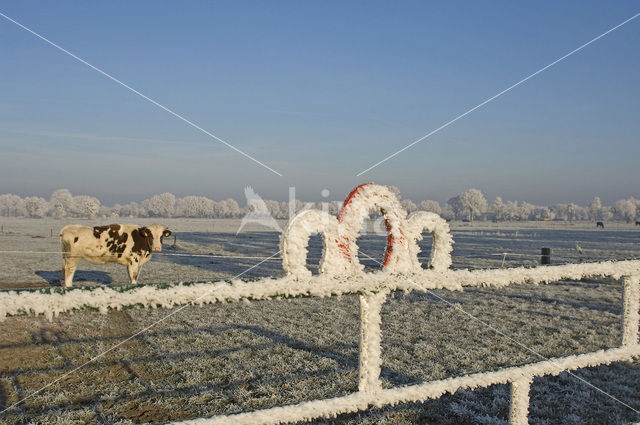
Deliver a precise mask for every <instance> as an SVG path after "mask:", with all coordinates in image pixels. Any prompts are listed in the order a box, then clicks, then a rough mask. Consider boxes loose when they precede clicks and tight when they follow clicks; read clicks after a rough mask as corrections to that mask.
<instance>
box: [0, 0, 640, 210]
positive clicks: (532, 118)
mask: <svg viewBox="0 0 640 425" xmlns="http://www.w3.org/2000/svg"><path fill="white" fill-rule="evenodd" d="M0 12H2V13H4V14H6V15H8V16H10V17H11V18H13V19H15V20H17V21H19V22H21V23H22V24H24V25H25V26H27V27H30V28H31V29H33V30H34V31H36V32H39V33H41V34H42V35H43V36H45V37H47V38H49V39H50V40H51V41H53V42H55V43H58V44H59V45H61V46H62V47H64V48H66V49H68V50H69V51H71V52H73V53H75V54H76V55H78V56H80V57H81V58H83V59H85V60H87V61H88V62H90V63H92V64H93V65H95V66H97V67H99V68H101V69H103V70H104V71H105V72H108V73H110V74H112V75H114V76H115V77H117V78H119V79H120V80H122V81H123V82H125V83H127V84H129V85H131V86H132V87H134V88H135V89H137V90H139V91H141V92H142V93H144V94H146V95H147V96H149V97H151V98H153V99H155V100H157V101H158V102H160V103H162V104H164V105H166V106H168V107H170V108H172V109H173V110H175V111H176V112H178V113H180V114H182V115H184V116H185V117H186V118H188V119H190V120H192V121H193V122H195V123H196V124H198V125H200V126H201V127H203V128H204V129H206V130H208V131H211V132H212V133H214V134H215V135H217V136H219V137H221V138H223V139H225V140H227V141H228V142H229V143H231V144H233V145H235V146H237V147H238V148H240V149H242V150H244V151H245V152H247V153H249V154H250V155H252V156H254V157H256V158H257V159H259V160H260V161H262V162H264V163H266V164H268V165H269V166H271V167H273V168H275V169H276V170H278V171H280V172H281V173H282V174H284V176H283V177H279V176H277V175H275V174H272V173H271V172H269V171H268V170H266V169H264V168H262V167H260V166H259V165H257V164H255V163H254V162H251V161H249V160H247V159H246V158H245V157H243V156H241V155H239V154H238V153H236V152H234V151H232V150H230V149H229V148H227V147H225V146H223V145H222V144H220V143H219V142H216V141H214V140H212V139H210V138H208V137H207V136H206V135H204V134H202V133H200V132H198V131H197V130H195V129H193V128H192V127H189V126H188V125H187V124H185V123H183V122H181V121H180V120H178V119H176V118H174V117H172V116H170V115H169V114H167V113H166V112H165V111H162V110H160V109H159V108H157V107H156V106H154V105H152V104H150V103H148V102H146V101H145V100H143V99H141V98H140V97H137V96H136V95H134V94H133V93H131V92H129V91H127V90H126V89H125V88H123V87H121V86H119V85H117V84H115V83H114V82H112V81H110V80H108V79H106V78H105V77H104V76H102V75H100V74H98V73H97V72H95V71H93V70H91V69H90V68H88V67H87V66H85V65H83V64H81V63H79V62H77V61H75V60H74V59H72V58H70V57H69V56H67V55H65V54H63V53H62V52H60V51H58V50H56V49H55V48H53V47H51V46H50V45H47V44H46V43H44V42H43V41H42V40H39V39H38V38H36V37H35V36H33V35H32V34H29V33H28V32H26V31H24V30H22V29H20V28H19V27H17V26H16V25H15V24H13V23H11V22H9V21H7V20H5V19H3V18H0V94H1V95H0V154H1V157H2V167H0V193H6V192H12V193H17V194H19V195H21V196H25V195H39V196H45V197H48V196H49V194H50V193H51V192H52V191H53V190H54V189H57V188H68V189H70V190H71V191H72V193H74V194H89V195H94V196H97V197H99V198H100V199H101V200H102V201H103V202H105V203H107V204H111V203H114V202H128V201H131V200H142V199H144V198H145V197H148V196H150V195H152V194H154V193H159V192H163V191H170V192H172V193H174V194H176V195H179V196H184V195H189V194H199V195H205V196H208V197H210V198H214V199H221V198H226V197H234V198H236V199H238V200H241V199H242V196H243V194H242V189H243V187H244V186H246V185H252V186H253V187H254V188H255V189H256V190H257V191H258V192H259V193H260V194H261V195H262V196H263V197H266V198H272V199H286V197H287V188H288V187H289V186H296V187H297V192H298V195H299V197H300V198H302V199H306V200H319V199H320V191H321V190H322V189H324V188H327V189H329V190H330V191H331V196H330V198H332V199H342V198H344V196H345V195H346V193H347V192H348V191H349V190H350V189H351V188H352V187H353V186H355V185H357V184H358V183H361V182H366V181H375V182H376V183H382V184H393V185H396V186H398V187H399V188H400V189H401V191H402V193H403V195H404V197H405V198H410V199H414V200H416V201H419V200H422V199H435V200H438V201H444V200H446V199H447V198H449V197H450V196H453V195H455V194H456V193H459V192H460V191H462V190H465V189H467V188H470V187H475V188H478V189H480V190H482V191H483V192H484V193H485V194H486V195H487V197H488V198H490V200H491V199H493V198H494V197H495V196H496V195H500V196H502V197H503V198H505V199H513V200H527V201H529V202H534V203H538V204H553V203H556V202H569V201H572V202H578V203H581V204H584V203H586V202H588V201H589V200H590V199H592V198H593V196H600V197H601V198H602V200H603V202H605V203H610V202H612V201H613V200H615V199H620V198H623V197H627V196H635V197H640V167H639V164H640V136H639V134H640V18H638V19H636V20H634V21H632V22H630V23H629V24H627V25H625V26H624V27H622V28H620V29H619V30H617V31H615V32H613V33H611V34H609V35H607V36H606V37H604V38H602V39H601V40H599V41H597V42H595V43H594V44H592V45H590V46H588V47H587V48H585V49H584V50H582V51H580V52H579V53H577V54H576V55H574V56H572V57H570V58H568V59H567V60H565V61H563V62H561V63H559V64H558V65H556V66H554V67H553V68H550V69H549V70H547V71H545V72H544V73H542V74H540V75H538V76H536V77H534V78H533V79H531V80H529V81H527V82H526V83H524V84H523V85H521V86H519V87H517V88H515V89H513V90H512V91H511V92H509V93H507V94H505V95H504V96H502V97H500V98H498V99H496V100H495V101H494V102H492V103H490V104H488V105H486V106H485V107H483V108H482V109H479V110H477V111H475V112H473V113H472V114H470V115H469V116H467V117H465V118H463V119H461V120H460V121H458V122H456V123H455V124H453V125H451V126H450V127H448V128H446V129H444V130H443V131H441V132H440V133H438V134H436V135H434V136H432V137H431V138H429V139H427V140H425V141H424V142H422V143H420V144H418V145H417V146H415V147H413V148H411V149H409V150H407V151H405V152H403V153H402V154H400V155H398V156H396V157H395V158H393V159H391V160H390V161H388V162H386V163H384V164H382V165H380V166H379V167H377V168H375V169H373V170H372V171H370V172H368V173H367V174H365V175H364V176H362V177H356V174H357V173H358V172H360V171H362V170H363V169H365V168H367V167H369V166H370V165H372V164H373V163H375V162H377V161H379V160H381V159H383V158H384V157H386V156H387V155H389V154H391V153H393V152H394V151H396V150H398V149H400V148H401V147H403V146H405V145H407V144H408V143H410V142H412V141H413V140H415V139H417V138H419V137H421V136H423V135H424V134H426V133H428V132H429V131H431V130H433V129H435V128H437V127H439V126H440V125H442V124H444V123H445V122H447V121H449V120H450V119H452V118H454V117H456V116H457V115H459V114H460V113H462V112H464V111H466V110H467V109H469V108H471V107H473V106H475V105H476V104H478V103H480V102H481V101H483V100H484V99H486V98H488V97H490V96H493V95H495V94H496V93H498V92H500V91H501V90H503V89H505V88H506V87H508V86H509V85H511V84H513V83H515V82H517V81H519V80H520V79H522V78H524V77H525V76H527V75H528V74H530V73H532V72H534V71H536V70H537V69H539V68H541V67H542V66H545V65H547V64H548V63H550V62H552V61H553V60H555V59H557V58H558V57H560V56H562V55H564V54H566V53H568V52H569V51H571V50H573V49H574V48H576V47H578V46H579V45H581V44H583V43H584V42H586V41H588V40H590V39H591V38H593V37H595V36H596V35H598V34H600V33H602V32H604V31H606V30H607V29H609V28H610V27H612V26H614V25H616V24H618V23H620V22H622V21H624V20H625V19H627V18H629V17H631V16H633V15H635V14H636V13H638V12H640V4H639V3H638V2H633V1H622V2H604V1H602V2H594V1H571V2H529V3H526V4H525V3H524V2H511V1H502V2H490V3H486V2H472V1H469V2H401V3H398V2H388V1H384V2H371V1H363V2H299V1H291V2H262V1H255V2H248V1H240V2H229V1H225V2H208V1H202V2H196V1H192V2H156V1H153V2H151V1H145V2H129V1H126V2H125V1H122V2H104V3H99V4H98V3H96V2H80V1H73V2H71V1H67V2H44V1H42V2H38V1H28V2H24V1H5V2H3V3H2V5H1V6H0Z"/></svg>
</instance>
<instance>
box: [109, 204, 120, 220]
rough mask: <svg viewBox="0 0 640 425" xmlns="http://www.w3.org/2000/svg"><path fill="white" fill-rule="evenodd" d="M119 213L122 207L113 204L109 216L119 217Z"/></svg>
mask: <svg viewBox="0 0 640 425" xmlns="http://www.w3.org/2000/svg"><path fill="white" fill-rule="evenodd" d="M121 212H122V205H120V204H115V205H114V206H113V208H111V214H110V215H111V216H112V217H119V216H120V213H121Z"/></svg>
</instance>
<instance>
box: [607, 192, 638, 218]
mask: <svg viewBox="0 0 640 425" xmlns="http://www.w3.org/2000/svg"><path fill="white" fill-rule="evenodd" d="M611 212H613V215H614V217H615V218H617V219H619V220H625V221H626V222H627V223H629V222H631V221H632V220H633V219H635V218H636V214H637V212H638V206H637V204H636V200H635V199H634V198H633V197H630V198H627V199H620V200H619V201H616V202H615V203H614V204H613V205H612V207H611Z"/></svg>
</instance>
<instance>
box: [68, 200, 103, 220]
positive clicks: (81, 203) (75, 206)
mask: <svg viewBox="0 0 640 425" xmlns="http://www.w3.org/2000/svg"><path fill="white" fill-rule="evenodd" d="M72 201H73V202H72V204H71V213H73V214H74V215H77V216H80V217H88V218H94V217H95V216H96V215H97V214H98V211H100V201H99V200H98V198H94V197H93V196H84V195H81V196H74V197H73V198H72Z"/></svg>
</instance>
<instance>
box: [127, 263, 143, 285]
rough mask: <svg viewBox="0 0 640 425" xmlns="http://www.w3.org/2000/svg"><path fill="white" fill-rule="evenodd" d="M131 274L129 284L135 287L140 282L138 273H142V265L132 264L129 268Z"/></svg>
mask: <svg viewBox="0 0 640 425" xmlns="http://www.w3.org/2000/svg"><path fill="white" fill-rule="evenodd" d="M127 271H128V272H129V282H130V283H131V284H132V285H134V284H135V283H136V281H137V280H138V273H140V265H139V264H138V263H131V264H129V265H128V266H127Z"/></svg>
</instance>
